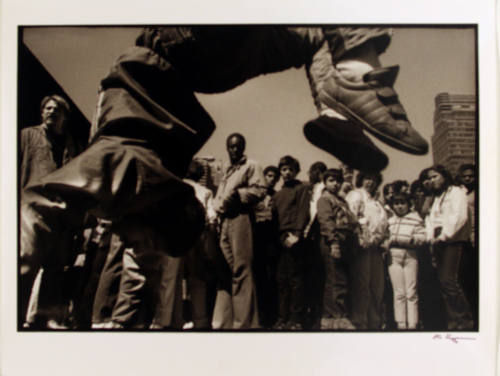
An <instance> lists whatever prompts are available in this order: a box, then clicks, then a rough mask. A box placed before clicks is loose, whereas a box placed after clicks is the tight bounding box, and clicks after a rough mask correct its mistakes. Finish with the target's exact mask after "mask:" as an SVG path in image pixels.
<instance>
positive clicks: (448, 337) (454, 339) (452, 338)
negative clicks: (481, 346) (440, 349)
mask: <svg viewBox="0 0 500 376" xmlns="http://www.w3.org/2000/svg"><path fill="white" fill-rule="evenodd" d="M432 339H434V340H438V339H439V340H442V339H444V340H449V341H451V342H453V343H458V342H459V341H475V340H476V338H474V337H455V336H453V335H452V334H449V333H448V334H446V335H445V336H443V335H441V334H434V335H433V336H432Z"/></svg>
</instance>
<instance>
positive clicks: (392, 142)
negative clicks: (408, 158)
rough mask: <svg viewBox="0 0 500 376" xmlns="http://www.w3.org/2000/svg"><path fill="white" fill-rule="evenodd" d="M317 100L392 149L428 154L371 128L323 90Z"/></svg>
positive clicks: (425, 150)
mask: <svg viewBox="0 0 500 376" xmlns="http://www.w3.org/2000/svg"><path fill="white" fill-rule="evenodd" d="M319 99H320V100H321V101H323V102H324V103H325V104H326V105H327V106H329V107H331V108H332V109H333V110H335V111H337V112H339V113H340V114H341V115H343V116H345V117H347V118H348V119H349V120H351V121H352V122H354V123H356V124H359V125H360V126H361V127H362V128H364V129H366V130H367V131H368V132H370V133H371V134H373V135H374V136H375V137H377V138H378V139H380V140H381V141H383V142H385V143H386V144H387V145H389V146H392V147H394V148H396V149H399V150H401V151H404V152H407V153H410V154H416V155H425V154H427V152H428V150H427V148H426V149H419V148H416V147H415V146H412V145H409V144H407V143H404V142H402V141H401V140H398V139H397V138H394V137H390V136H388V135H387V134H385V133H382V132H380V131H379V130H377V129H376V128H374V127H372V126H371V125H370V123H368V122H366V121H365V120H364V119H363V118H361V117H360V116H358V115H357V114H356V113H354V112H353V111H351V109H350V108H349V107H347V106H345V105H344V104H342V103H340V102H338V101H337V100H335V99H333V98H332V97H331V96H330V95H328V93H326V92H325V91H324V90H321V91H320V93H319Z"/></svg>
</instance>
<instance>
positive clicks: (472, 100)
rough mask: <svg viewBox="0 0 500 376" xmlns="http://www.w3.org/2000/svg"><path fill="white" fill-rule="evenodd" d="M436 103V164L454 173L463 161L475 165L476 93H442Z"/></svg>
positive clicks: (433, 151)
mask: <svg viewBox="0 0 500 376" xmlns="http://www.w3.org/2000/svg"><path fill="white" fill-rule="evenodd" d="M435 103H436V109H435V111H434V134H433V135H432V156H433V160H434V164H441V165H443V166H445V167H446V168H447V169H448V170H449V171H450V172H451V173H452V174H455V173H456V172H457V169H458V167H459V166H460V165H461V164H463V163H473V164H476V127H477V124H476V122H477V117H476V96H475V95H465V94H448V93H440V94H438V95H437V96H436V98H435Z"/></svg>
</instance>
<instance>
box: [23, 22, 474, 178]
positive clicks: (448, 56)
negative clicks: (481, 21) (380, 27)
mask: <svg viewBox="0 0 500 376" xmlns="http://www.w3.org/2000/svg"><path fill="white" fill-rule="evenodd" d="M137 31H138V29H135V28H116V27H114V28H109V27H107V28H101V27H99V28H78V27H64V28H63V27H39V28H29V29H26V31H25V34H24V38H25V42H26V44H27V45H28V47H29V48H30V49H31V50H32V51H33V53H34V54H35V55H36V56H37V57H38V58H39V59H40V61H41V62H42V63H43V64H44V65H45V67H46V68H47V69H48V71H49V72H50V73H51V74H52V75H53V76H54V77H55V79H56V80H57V81H58V82H59V83H60V84H61V86H63V87H64V89H65V90H66V92H67V93H68V94H69V95H70V96H71V97H72V99H73V100H74V102H75V103H76V104H77V105H78V106H79V107H80V109H81V111H82V112H83V113H84V114H85V115H86V116H87V117H88V118H89V119H91V118H92V116H93V113H94V109H95V103H96V94H97V88H98V85H99V80H100V79H101V78H102V77H103V76H104V75H105V74H106V72H107V71H108V69H109V67H110V66H111V64H112V62H113V60H114V59H116V57H118V56H119V55H120V54H121V53H122V52H123V51H124V50H125V49H126V48H127V47H129V46H131V45H133V41H134V39H135V37H136V35H137ZM474 51H475V36H474V30H473V29H472V28H466V29H458V28H408V27H405V28H395V30H394V36H393V39H392V42H391V44H390V46H389V48H388V50H387V51H386V52H385V53H384V54H382V55H381V56H380V59H381V62H382V65H383V66H388V65H395V64H399V65H400V67H401V69H400V73H399V77H398V79H397V81H396V84H395V89H396V91H397V92H398V94H399V97H400V100H401V102H402V104H403V106H404V107H405V109H406V111H407V113H408V116H409V118H410V120H411V122H412V124H413V126H414V127H415V128H416V129H417V130H418V131H419V132H420V133H421V134H422V135H423V136H424V137H425V138H426V139H427V140H429V141H430V139H431V136H432V133H433V126H432V124H433V111H434V97H435V96H436V95H437V94H438V93H441V92H449V93H452V94H475V56H474ZM198 97H199V99H200V101H201V103H202V104H203V105H204V106H205V108H206V109H207V111H208V112H209V113H210V115H211V116H212V117H213V119H214V121H215V122H216V124H217V130H216V132H215V133H214V134H213V136H212V137H211V139H210V140H209V141H208V142H207V144H206V145H205V146H204V148H203V149H202V150H201V152H200V155H212V156H215V157H217V158H222V159H226V158H227V154H226V151H225V147H224V145H225V139H226V137H227V135H228V134H230V133H232V132H235V131H238V132H241V133H243V134H244V135H245V137H246V138H247V154H248V155H249V156H250V157H252V158H253V159H256V160H258V161H259V162H261V163H262V165H263V166H265V165H268V164H277V162H278V160H279V158H280V157H281V156H283V155H285V154H291V155H293V156H295V157H296V158H297V159H299V161H300V162H301V165H302V170H303V172H302V173H301V175H299V177H300V178H302V179H305V178H306V175H305V171H306V170H307V168H308V167H309V166H310V165H311V164H312V163H313V162H315V161H317V160H322V161H324V162H325V163H326V164H327V165H328V166H329V167H336V166H337V165H338V161H337V160H336V159H335V158H334V157H332V156H330V155H329V154H327V153H325V152H323V151H321V150H319V149H317V148H315V147H314V146H312V145H311V144H309V143H308V141H307V140H306V139H305V138H304V136H303V133H302V127H303V124H304V123H305V122H306V121H308V120H310V119H312V118H314V117H316V116H317V114H316V110H315V107H314V106H313V102H312V97H311V95H310V89H309V85H308V82H307V79H306V75H305V70H304V69H303V68H302V69H290V70H287V71H285V72H281V73H276V74H271V75H266V76H260V77H257V78H254V79H252V80H249V81H247V82H246V83H244V84H243V85H241V86H239V87H237V88H235V89H233V90H231V91H229V92H226V93H223V94H214V95H199V96H198ZM374 142H375V143H376V144H377V145H378V146H379V147H380V148H381V149H382V150H383V151H385V152H386V153H387V154H388V156H389V159H390V163H389V166H388V167H387V168H386V170H384V171H383V175H384V180H385V181H392V180H394V179H407V180H409V181H411V180H413V179H415V178H416V176H417V175H418V173H419V172H420V170H421V169H422V168H424V167H427V166H428V165H430V164H432V150H431V151H430V152H429V154H428V155H426V156H413V155H410V154H406V153H403V152H400V151H397V150H395V149H393V148H391V147H388V146H386V145H384V144H382V143H381V142H379V141H378V140H376V139H374Z"/></svg>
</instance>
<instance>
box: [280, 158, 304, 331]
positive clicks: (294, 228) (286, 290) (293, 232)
mask: <svg viewBox="0 0 500 376" xmlns="http://www.w3.org/2000/svg"><path fill="white" fill-rule="evenodd" d="M278 168H279V170H280V175H281V177H282V178H283V187H282V188H281V190H280V191H279V192H277V193H276V194H275V195H274V206H273V212H274V213H275V216H276V217H275V218H276V219H277V222H278V230H279V242H280V248H281V249H280V255H279V256H278V270H277V283H278V321H277V322H276V324H275V326H274V328H275V329H276V330H284V329H289V330H302V328H303V326H302V321H303V314H304V312H303V311H304V246H303V235H304V230H305V228H306V226H307V224H308V219H309V187H308V186H307V185H306V184H303V183H302V182H300V181H299V180H297V179H296V178H295V177H296V176H297V174H298V173H299V171H300V164H299V161H297V160H296V159H295V158H293V157H291V156H289V155H287V156H284V157H283V158H281V159H280V162H279V166H278Z"/></svg>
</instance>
